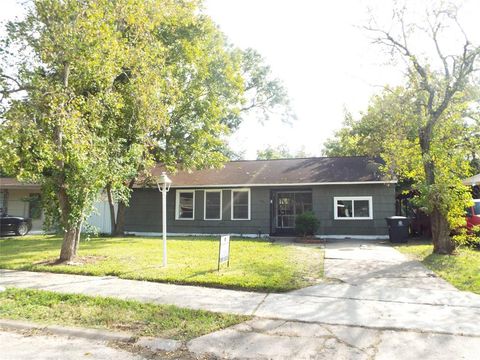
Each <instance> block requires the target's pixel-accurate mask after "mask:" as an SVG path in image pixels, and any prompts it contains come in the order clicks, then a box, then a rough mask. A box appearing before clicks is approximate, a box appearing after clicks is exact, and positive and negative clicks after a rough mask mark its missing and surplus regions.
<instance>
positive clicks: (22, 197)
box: [0, 178, 44, 231]
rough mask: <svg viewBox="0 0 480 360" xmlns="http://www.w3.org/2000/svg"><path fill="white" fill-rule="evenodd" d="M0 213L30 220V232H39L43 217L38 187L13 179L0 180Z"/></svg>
mask: <svg viewBox="0 0 480 360" xmlns="http://www.w3.org/2000/svg"><path fill="white" fill-rule="evenodd" d="M0 211H3V212H4V213H7V214H9V215H12V216H22V217H25V218H30V219H32V231H41V230H42V227H43V220H44V216H43V211H42V206H41V203H40V186H39V185H36V184H26V183H21V182H19V181H17V180H16V179H14V178H0Z"/></svg>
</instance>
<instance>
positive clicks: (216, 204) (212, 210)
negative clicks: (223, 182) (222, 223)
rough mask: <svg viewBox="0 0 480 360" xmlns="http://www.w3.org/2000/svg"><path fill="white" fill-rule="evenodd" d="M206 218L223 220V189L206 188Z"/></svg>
mask: <svg viewBox="0 0 480 360" xmlns="http://www.w3.org/2000/svg"><path fill="white" fill-rule="evenodd" d="M203 218H204V220H222V190H205V200H204V216H203Z"/></svg>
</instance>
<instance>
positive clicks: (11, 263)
mask: <svg viewBox="0 0 480 360" xmlns="http://www.w3.org/2000/svg"><path fill="white" fill-rule="evenodd" d="M60 244H61V239H60V238H59V237H58V236H44V235H42V236H34V235H31V236H26V237H23V238H20V237H10V238H0V268H4V269H20V270H30V271H48V272H58V273H71V274H84V275H114V276H118V277H120V278H125V279H141V280H149V281H159V282H168V283H176V284H193V285H202V286H212V287H222V288H233V289H245V290H254V291H269V292H270V291H272V292H282V291H289V290H293V289H298V288H302V287H305V286H309V285H312V284H314V283H316V282H318V280H319V279H320V278H321V277H322V275H323V250H322V249H320V248H319V247H316V246H311V245H310V246H305V245H303V246H302V245H295V244H276V243H270V242H267V241H264V240H245V239H238V240H237V239H235V240H232V242H231V260H230V267H229V268H225V267H224V268H222V270H220V272H218V271H217V261H218V240H216V239H213V238H174V239H173V238H172V239H169V240H168V267H167V268H166V269H164V268H162V242H161V239H158V238H139V237H128V238H108V237H105V238H102V237H99V238H93V239H91V240H89V241H85V240H82V242H81V244H80V250H79V259H78V262H79V264H78V265H51V264H50V263H49V262H51V261H53V260H55V259H56V258H57V257H58V254H59V251H60Z"/></svg>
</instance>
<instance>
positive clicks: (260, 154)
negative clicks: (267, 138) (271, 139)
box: [257, 144, 310, 160]
mask: <svg viewBox="0 0 480 360" xmlns="http://www.w3.org/2000/svg"><path fill="white" fill-rule="evenodd" d="M308 156H310V155H309V154H308V153H307V152H306V151H305V149H304V148H302V149H301V150H299V151H297V152H296V153H292V152H290V150H289V149H288V147H287V145H285V144H281V145H278V146H271V145H268V146H267V147H266V148H265V149H263V150H257V160H272V159H293V158H302V157H308Z"/></svg>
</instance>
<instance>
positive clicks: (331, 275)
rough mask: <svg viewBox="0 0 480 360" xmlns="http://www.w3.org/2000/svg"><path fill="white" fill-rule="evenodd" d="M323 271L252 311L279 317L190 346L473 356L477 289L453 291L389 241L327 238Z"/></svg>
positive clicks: (478, 334)
mask: <svg viewBox="0 0 480 360" xmlns="http://www.w3.org/2000/svg"><path fill="white" fill-rule="evenodd" d="M325 276H326V277H327V282H325V283H322V284H319V285H316V286H312V287H308V288H304V289H301V290H297V291H293V292H291V293H289V294H288V295H269V296H268V297H267V298H266V299H265V300H264V302H263V303H262V304H261V305H260V306H259V308H258V309H257V311H256V312H255V315H256V316H261V317H266V318H277V319H278V318H280V319H282V320H270V319H254V320H252V321H250V322H247V323H245V324H240V325H237V326H235V327H233V328H230V329H226V330H223V331H219V332H216V333H213V334H209V335H206V336H203V337H201V338H198V339H195V340H193V341H191V342H190V344H189V349H190V350H191V351H193V352H195V353H197V354H204V353H213V354H215V355H217V356H221V357H226V358H251V359H293V358H295V359H376V360H379V359H419V358H421V359H435V360H438V359H445V360H447V359H454V358H455V359H472V360H473V359H478V350H477V349H478V348H480V326H479V322H478V319H480V296H478V295H475V294H472V293H468V292H460V291H458V290H457V289H455V288H454V287H453V286H452V285H450V284H449V283H447V282H446V281H444V280H442V279H440V278H438V277H436V276H435V274H433V273H432V272H431V271H429V270H428V269H426V268H425V267H424V266H423V265H422V264H421V263H419V262H417V261H411V260H408V259H407V258H406V257H405V256H403V255H402V254H401V253H399V252H398V251H397V250H395V249H394V248H392V247H391V246H390V245H389V244H388V243H381V242H367V241H364V242H362V241H332V242H328V243H327V244H326V249H325ZM285 319H289V320H285ZM299 320H300V321H299ZM464 335H470V336H464Z"/></svg>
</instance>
